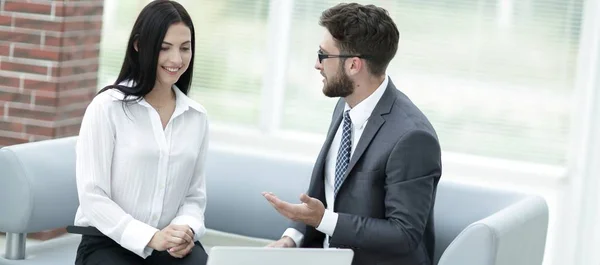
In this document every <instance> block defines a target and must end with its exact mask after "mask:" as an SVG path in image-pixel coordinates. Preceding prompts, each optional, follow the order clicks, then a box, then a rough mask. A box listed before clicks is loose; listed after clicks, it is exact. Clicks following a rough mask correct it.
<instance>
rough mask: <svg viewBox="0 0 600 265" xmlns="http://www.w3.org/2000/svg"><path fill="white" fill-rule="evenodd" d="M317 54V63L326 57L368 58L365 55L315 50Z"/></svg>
mask: <svg viewBox="0 0 600 265" xmlns="http://www.w3.org/2000/svg"><path fill="white" fill-rule="evenodd" d="M317 56H318V58H319V63H323V60H325V59H327V58H353V57H358V58H361V59H368V58H369V56H367V55H358V54H356V55H352V54H325V53H323V52H322V51H317Z"/></svg>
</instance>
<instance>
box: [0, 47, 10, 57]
mask: <svg viewBox="0 0 600 265" xmlns="http://www.w3.org/2000/svg"><path fill="white" fill-rule="evenodd" d="M9 55H10V46H9V45H8V44H0V56H9Z"/></svg>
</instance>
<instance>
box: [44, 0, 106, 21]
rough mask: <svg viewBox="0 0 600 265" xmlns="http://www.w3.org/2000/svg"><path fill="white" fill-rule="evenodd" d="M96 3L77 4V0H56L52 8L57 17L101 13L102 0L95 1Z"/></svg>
mask: <svg viewBox="0 0 600 265" xmlns="http://www.w3.org/2000/svg"><path fill="white" fill-rule="evenodd" d="M97 3H98V4H96V5H85V6H77V2H57V3H56V6H55V8H54V10H55V11H54V15H56V16H59V17H74V16H75V17H80V16H85V17H87V16H95V15H102V13H103V11H104V10H103V5H102V4H103V3H102V0H100V1H97Z"/></svg>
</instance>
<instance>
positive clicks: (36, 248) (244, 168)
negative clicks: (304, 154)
mask: <svg viewBox="0 0 600 265" xmlns="http://www.w3.org/2000/svg"><path fill="white" fill-rule="evenodd" d="M75 140H76V138H75V137H68V138H63V139H56V140H48V141H42V142H34V143H27V144H20V145H14V146H9V147H4V148H2V149H0V231H3V232H7V233H9V235H10V240H7V241H6V245H7V248H6V250H7V251H8V253H7V252H6V251H4V250H0V264H23V265H25V264H28V265H29V264H73V261H74V257H75V252H76V249H77V244H78V243H79V236H78V235H66V236H63V237H60V238H57V239H53V240H48V241H45V242H36V243H35V244H32V243H30V242H28V245H24V244H25V241H22V239H24V235H25V234H26V233H32V232H37V231H42V230H45V229H51V228H56V227H65V226H67V225H71V224H72V222H73V218H74V215H75V210H76V208H77V205H78V201H77V191H76V188H75V175H74V172H75V170H74V165H75V161H74V157H75V156H74V151H75V149H74V144H75ZM207 166H208V168H207V193H208V206H207V211H206V225H207V227H208V228H209V231H208V233H207V234H206V236H205V237H204V238H203V239H202V243H203V244H204V245H205V246H206V247H207V249H210V247H212V246H223V245H228V246H264V245H266V244H267V243H269V242H271V241H272V240H275V239H277V238H279V237H280V236H281V233H282V232H283V231H284V230H285V228H286V227H287V225H288V221H287V220H285V219H284V218H283V217H281V216H280V215H279V214H278V213H277V212H276V211H275V210H274V209H273V208H272V207H271V205H269V204H268V203H267V202H266V201H265V200H264V198H263V197H262V196H261V192H262V191H272V192H274V193H276V194H277V195H279V196H280V197H281V198H283V199H285V200H289V201H297V198H298V195H299V194H300V193H301V192H303V191H304V190H305V189H306V188H307V186H308V182H309V178H310V173H311V171H312V164H310V163H306V162H299V161H294V160H289V159H285V158H284V157H281V156H267V155H259V154H252V155H250V154H246V153H241V152H234V151H226V150H219V149H215V148H211V149H210V153H209V155H208V161H207ZM435 226H436V254H435V257H436V261H435V262H436V264H438V265H540V264H542V258H543V254H544V248H545V242H546V231H547V226H548V208H547V206H546V203H545V201H544V200H543V199H542V198H540V197H538V196H533V195H525V194H518V193H513V192H510V191H501V190H494V189H483V188H480V187H475V186H469V185H464V184H459V183H453V182H449V181H446V180H444V178H443V176H442V181H441V182H440V184H439V186H438V193H437V198H436V206H435ZM7 254H8V255H7ZM23 257H24V258H23ZM15 258H17V259H15ZM438 261H439V262H438Z"/></svg>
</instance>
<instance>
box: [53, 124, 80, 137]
mask: <svg viewBox="0 0 600 265" xmlns="http://www.w3.org/2000/svg"><path fill="white" fill-rule="evenodd" d="M80 128H81V125H80V124H74V125H68V126H62V127H58V128H56V137H65V136H73V135H78V134H79V129H80Z"/></svg>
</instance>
